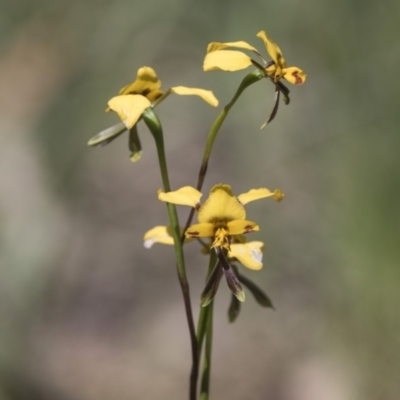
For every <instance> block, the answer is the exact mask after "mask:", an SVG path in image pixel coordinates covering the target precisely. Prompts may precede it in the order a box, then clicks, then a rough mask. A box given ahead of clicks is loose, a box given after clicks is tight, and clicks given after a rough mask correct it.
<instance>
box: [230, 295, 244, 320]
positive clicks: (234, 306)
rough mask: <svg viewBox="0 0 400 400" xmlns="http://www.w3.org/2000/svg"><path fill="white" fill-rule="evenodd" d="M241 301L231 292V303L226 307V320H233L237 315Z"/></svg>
mask: <svg viewBox="0 0 400 400" xmlns="http://www.w3.org/2000/svg"><path fill="white" fill-rule="evenodd" d="M241 306H242V303H241V302H240V301H239V300H238V299H237V297H236V296H234V295H233V294H232V296H231V303H230V305H229V309H228V320H229V322H231V323H232V322H235V321H236V319H237V317H238V316H239V313H240V309H241Z"/></svg>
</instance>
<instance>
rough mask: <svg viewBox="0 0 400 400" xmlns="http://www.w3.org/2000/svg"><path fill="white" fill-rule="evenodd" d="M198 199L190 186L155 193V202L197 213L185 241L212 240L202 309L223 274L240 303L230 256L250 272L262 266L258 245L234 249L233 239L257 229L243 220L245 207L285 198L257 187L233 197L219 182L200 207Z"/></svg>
mask: <svg viewBox="0 0 400 400" xmlns="http://www.w3.org/2000/svg"><path fill="white" fill-rule="evenodd" d="M201 197H202V193H201V192H199V191H198V190H197V189H195V188H193V187H191V186H185V187H183V188H181V189H178V190H176V191H172V192H167V193H165V192H163V191H162V190H159V191H158V199H159V200H161V201H164V202H167V203H172V204H179V205H186V206H190V207H193V208H195V209H196V210H197V220H198V222H199V223H198V224H193V225H191V226H189V228H188V229H187V230H186V231H185V237H186V238H193V239H198V238H207V237H208V238H211V239H212V244H211V248H212V249H214V251H215V254H216V255H217V260H218V261H217V264H216V265H215V267H214V269H213V271H212V272H211V274H210V276H209V279H208V281H207V283H206V286H205V288H204V290H203V293H202V295H201V301H200V304H201V306H202V307H205V306H207V305H208V304H209V303H210V302H211V301H212V300H213V298H214V296H215V294H216V292H217V290H218V286H219V283H220V281H221V278H222V276H223V275H225V279H226V282H227V284H228V287H229V289H230V290H231V291H232V293H233V294H234V295H235V297H236V298H237V299H238V300H239V301H244V299H245V294H244V290H243V288H242V285H241V283H240V281H239V278H238V276H237V274H236V272H235V270H234V269H233V268H232V266H231V264H230V263H229V253H230V254H231V255H232V257H235V258H237V259H238V260H239V261H241V262H243V263H244V265H245V266H247V267H249V268H251V269H260V268H261V267H262V263H261V258H260V248H261V246H260V244H256V245H254V246H253V247H252V248H246V246H243V244H242V243H239V246H234V242H235V240H238V239H240V237H241V235H243V234H245V233H250V232H255V231H258V230H259V229H260V228H259V226H258V225H257V223H255V222H253V221H249V220H247V219H246V211H245V208H244V205H246V204H247V203H250V202H251V201H255V200H259V199H262V198H266V197H272V198H273V199H275V200H276V201H281V200H282V199H283V197H284V195H283V193H282V192H281V191H280V190H279V189H276V190H274V191H273V192H271V191H270V190H269V189H267V188H260V189H252V190H250V191H248V192H246V193H243V194H241V195H239V196H237V197H236V196H235V195H234V194H233V192H232V188H231V187H230V186H229V185H224V184H222V183H220V184H218V185H215V186H213V187H212V188H211V190H210V194H209V197H208V198H207V200H206V201H205V202H204V204H203V205H200V199H201ZM239 241H240V240H239ZM246 253H247V254H246Z"/></svg>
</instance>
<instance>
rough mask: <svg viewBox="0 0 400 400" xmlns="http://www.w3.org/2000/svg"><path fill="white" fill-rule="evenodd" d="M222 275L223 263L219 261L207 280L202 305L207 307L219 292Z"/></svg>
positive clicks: (202, 295)
mask: <svg viewBox="0 0 400 400" xmlns="http://www.w3.org/2000/svg"><path fill="white" fill-rule="evenodd" d="M222 275H223V271H222V266H221V263H220V262H219V261H218V262H217V264H216V265H215V267H214V269H213V271H212V272H211V275H210V277H209V278H208V280H207V283H206V286H205V288H204V290H203V293H202V294H201V298H200V307H206V306H208V305H209V304H210V303H211V302H212V300H213V299H214V297H215V295H216V293H217V290H218V287H219V283H220V282H221V278H222Z"/></svg>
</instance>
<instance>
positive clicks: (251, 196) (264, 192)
mask: <svg viewBox="0 0 400 400" xmlns="http://www.w3.org/2000/svg"><path fill="white" fill-rule="evenodd" d="M266 197H272V198H274V200H276V201H281V200H282V199H283V198H284V194H283V193H282V191H281V190H279V189H275V190H274V191H273V192H271V191H270V190H269V189H267V188H259V189H251V190H249V191H248V192H246V193H242V194H240V195H239V196H238V197H237V198H238V199H239V201H240V202H241V203H242V204H243V205H245V204H247V203H250V202H251V201H255V200H259V199H264V198H266Z"/></svg>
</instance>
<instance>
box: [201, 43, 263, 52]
mask: <svg viewBox="0 0 400 400" xmlns="http://www.w3.org/2000/svg"><path fill="white" fill-rule="evenodd" d="M228 48H234V49H245V50H251V51H254V52H255V53H257V54H258V51H257V49H256V48H255V47H253V46H252V45H250V44H248V43H247V42H243V41H239V42H228V43H219V42H212V43H210V44H209V45H208V46H207V53H211V52H213V51H216V50H223V49H228Z"/></svg>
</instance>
